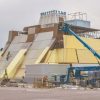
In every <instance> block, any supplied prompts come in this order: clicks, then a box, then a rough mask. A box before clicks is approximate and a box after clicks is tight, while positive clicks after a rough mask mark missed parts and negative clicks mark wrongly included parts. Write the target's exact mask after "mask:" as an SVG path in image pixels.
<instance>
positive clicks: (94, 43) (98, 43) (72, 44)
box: [63, 35, 100, 50]
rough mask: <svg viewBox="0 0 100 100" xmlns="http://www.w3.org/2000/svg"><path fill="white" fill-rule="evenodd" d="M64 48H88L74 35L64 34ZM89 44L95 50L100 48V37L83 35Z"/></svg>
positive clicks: (83, 38)
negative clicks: (94, 37) (93, 37)
mask: <svg viewBox="0 0 100 100" xmlns="http://www.w3.org/2000/svg"><path fill="white" fill-rule="evenodd" d="M63 38H64V48H74V49H86V48H85V47H84V46H83V45H82V44H81V43H80V42H79V41H78V40H77V39H76V38H75V37H74V36H70V35H64V36H63ZM81 39H82V40H83V41H85V42H86V43H87V44H88V45H89V46H91V47H92V48H93V49H95V50H100V39H92V38H85V37H81Z"/></svg>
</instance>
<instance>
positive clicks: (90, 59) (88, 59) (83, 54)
mask: <svg viewBox="0 0 100 100" xmlns="http://www.w3.org/2000/svg"><path fill="white" fill-rule="evenodd" d="M77 55H78V59H79V63H82V64H84V63H85V64H93V63H94V64H96V63H98V61H97V58H96V57H95V56H94V55H93V54H92V53H91V52H90V51H89V50H77Z"/></svg>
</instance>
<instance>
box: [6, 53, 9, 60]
mask: <svg viewBox="0 0 100 100" xmlns="http://www.w3.org/2000/svg"><path fill="white" fill-rule="evenodd" d="M9 57H10V51H8V54H7V57H6V60H7V61H8V60H9Z"/></svg>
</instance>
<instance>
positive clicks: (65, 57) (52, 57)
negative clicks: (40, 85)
mask: <svg viewBox="0 0 100 100" xmlns="http://www.w3.org/2000/svg"><path fill="white" fill-rule="evenodd" d="M45 63H78V61H77V57H76V51H75V50H74V49H54V50H51V51H49V53H48V54H47V57H46V59H45Z"/></svg>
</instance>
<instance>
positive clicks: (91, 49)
mask: <svg viewBox="0 0 100 100" xmlns="http://www.w3.org/2000/svg"><path fill="white" fill-rule="evenodd" d="M60 30H61V31H63V32H65V33H66V32H68V33H70V34H72V35H73V36H74V37H75V38H76V39H77V40H78V41H80V42H81V43H82V44H83V45H84V46H85V47H86V48H87V49H88V50H89V51H91V52H92V54H93V55H94V56H95V57H96V58H98V59H100V54H98V53H97V52H96V51H95V50H94V49H93V48H92V47H91V46H89V45H88V44H87V43H86V42H85V41H83V40H82V39H81V38H80V37H79V36H78V35H77V34H76V33H75V32H74V31H72V30H71V29H70V28H69V25H68V24H67V23H63V24H62V26H60Z"/></svg>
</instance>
